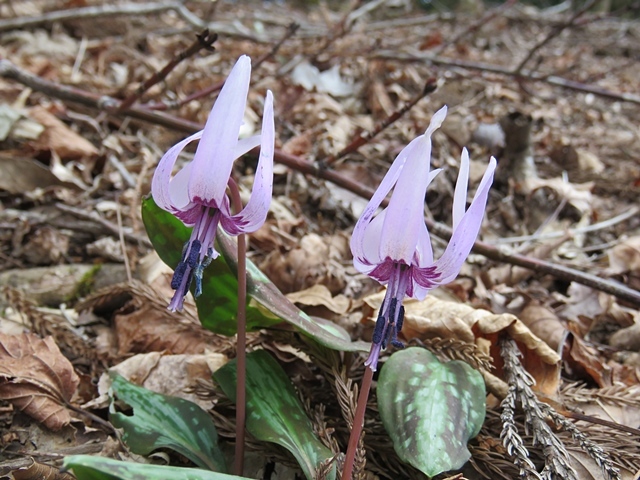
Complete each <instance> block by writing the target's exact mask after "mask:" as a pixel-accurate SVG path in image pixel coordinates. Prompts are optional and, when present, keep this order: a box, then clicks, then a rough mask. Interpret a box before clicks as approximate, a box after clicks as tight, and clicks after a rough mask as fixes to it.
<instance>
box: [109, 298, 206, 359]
mask: <svg viewBox="0 0 640 480" xmlns="http://www.w3.org/2000/svg"><path fill="white" fill-rule="evenodd" d="M115 330H116V336H117V341H118V354H119V355H121V356H124V355H127V354H129V353H147V352H154V351H155V352H161V351H164V352H167V353H172V354H178V353H202V352H204V351H205V350H206V349H207V347H210V346H211V344H212V342H211V339H212V337H213V334H211V333H210V332H208V331H206V330H205V329H204V328H202V326H201V325H199V324H196V323H181V322H179V320H178V318H177V316H176V315H171V314H170V313H169V312H167V311H166V310H165V309H163V310H162V311H159V310H158V308H157V307H156V306H155V305H149V304H143V305H142V306H141V308H140V309H138V310H136V311H134V312H132V313H128V314H126V315H117V316H116V317H115Z"/></svg>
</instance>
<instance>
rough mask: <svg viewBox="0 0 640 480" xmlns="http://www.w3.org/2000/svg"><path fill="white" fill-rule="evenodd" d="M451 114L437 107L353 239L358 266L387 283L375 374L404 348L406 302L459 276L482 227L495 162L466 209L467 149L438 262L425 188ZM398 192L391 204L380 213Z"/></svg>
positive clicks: (377, 332)
mask: <svg viewBox="0 0 640 480" xmlns="http://www.w3.org/2000/svg"><path fill="white" fill-rule="evenodd" d="M446 114H447V107H443V108H441V109H440V110H438V111H437V112H436V114H435V115H434V116H433V118H432V119H431V123H430V124H429V128H427V131H426V132H425V133H424V134H423V135H420V136H419V137H418V138H416V139H414V140H413V141H412V142H411V143H409V145H407V146H406V147H405V148H404V149H403V150H402V151H401V152H400V154H399V155H398V157H397V158H396V159H395V160H394V162H393V164H392V165H391V168H390V169H389V171H388V172H387V174H386V175H385V177H384V178H383V179H382V182H381V183H380V186H379V187H378V189H377V190H376V192H375V193H374V195H373V197H372V198H371V200H370V201H369V204H368V205H367V207H366V208H365V210H364V212H363V214H362V216H361V217H360V219H359V220H358V223H356V226H355V228H354V230H353V236H352V237H351V252H352V253H353V263H354V265H355V267H356V268H357V269H358V271H360V272H362V273H366V274H368V275H369V276H371V277H372V278H375V279H376V280H378V281H379V282H380V283H381V284H383V285H387V293H386V296H385V299H384V302H383V304H382V306H381V307H380V312H379V314H378V320H377V323H376V327H375V330H374V334H373V344H372V346H371V353H370V354H369V358H368V359H367V363H366V365H368V366H370V368H372V369H373V370H375V369H376V367H377V363H378V356H379V354H380V351H381V350H382V349H384V348H386V346H387V344H388V343H392V344H393V345H395V346H398V347H401V346H402V343H400V342H399V341H398V340H397V335H398V333H399V332H400V330H401V329H402V321H403V318H404V307H402V300H403V299H404V297H405V296H408V297H411V298H417V299H419V300H422V299H424V297H425V296H426V295H427V292H429V290H431V289H433V288H435V287H437V286H438V285H442V284H446V283H449V282H451V281H452V280H453V279H454V278H455V277H456V276H457V275H458V273H459V272H460V269H461V268H462V264H463V263H464V261H465V260H466V258H467V256H468V255H469V252H470V251H471V248H472V246H473V243H474V242H475V240H476V238H477V236H478V232H479V231H480V226H481V224H482V218H483V216H484V211H485V208H486V205H487V197H488V195H489V188H490V187H491V183H492V182H493V173H494V171H495V168H496V159H495V158H493V157H491V160H490V161H489V166H488V167H487V170H486V171H485V173H484V176H483V177H482V180H481V182H480V185H479V186H478V189H477V191H476V194H475V196H474V197H473V200H472V201H471V205H470V206H469V208H468V209H467V208H466V202H467V184H468V180H469V154H468V152H467V150H466V149H463V151H462V158H461V162H460V173H459V174H458V180H457V182H456V188H455V192H454V198H453V235H452V236H451V240H450V241H449V244H448V245H447V248H446V249H445V251H444V253H443V255H442V256H441V257H440V258H439V259H438V260H434V259H433V250H432V248H431V240H430V238H429V232H428V231H427V226H426V225H425V222H424V199H425V195H426V192H427V186H428V185H429V183H431V181H432V180H433V179H434V178H435V176H436V175H437V174H438V173H439V172H440V169H438V170H433V171H430V163H431V135H432V134H433V132H434V131H435V130H436V129H437V128H439V127H440V125H441V124H442V122H443V121H444V118H445V116H446ZM394 186H395V188H394ZM392 188H394V190H393V194H392V196H391V200H390V201H389V206H388V207H386V208H385V209H384V210H383V211H382V212H380V213H378V214H377V215H376V212H377V210H378V207H380V204H381V203H382V201H383V200H384V198H385V197H386V196H387V194H388V193H389V192H390V191H391V189H392Z"/></svg>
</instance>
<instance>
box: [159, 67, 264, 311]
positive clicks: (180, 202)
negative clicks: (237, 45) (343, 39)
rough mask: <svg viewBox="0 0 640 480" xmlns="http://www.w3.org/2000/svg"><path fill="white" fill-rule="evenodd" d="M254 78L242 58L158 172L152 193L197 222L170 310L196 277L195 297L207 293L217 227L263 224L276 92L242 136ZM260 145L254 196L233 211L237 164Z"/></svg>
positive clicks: (236, 230) (251, 228)
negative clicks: (187, 156)
mask: <svg viewBox="0 0 640 480" xmlns="http://www.w3.org/2000/svg"><path fill="white" fill-rule="evenodd" d="M250 78H251V59H250V58H249V57H247V56H246V55H243V56H241V57H240V58H239V59H238V61H237V62H236V64H235V66H234V67H233V69H232V70H231V73H229V77H228V78H227V80H226V82H225V84H224V86H223V87H222V90H221V91H220V94H219V96H218V98H217V100H216V102H215V104H214V105H213V108H212V110H211V113H210V114H209V118H208V119H207V123H206V124H205V127H204V130H202V131H200V132H198V133H195V134H193V135H191V136H190V137H188V138H186V139H184V140H182V141H181V142H178V143H177V144H176V145H174V146H173V147H171V148H170V149H169V151H167V153H165V154H164V156H163V157H162V159H161V160H160V163H159V164H158V168H157V169H156V171H155V174H154V176H153V181H152V183H151V192H152V195H153V198H154V200H155V202H156V203H157V204H158V206H160V207H161V208H163V209H164V210H166V211H168V212H171V213H172V214H173V215H175V216H176V217H178V218H179V219H180V220H182V222H183V223H184V224H185V225H187V226H193V231H192V233H191V238H190V239H189V241H188V242H187V243H186V244H185V246H184V250H183V252H182V260H181V261H180V263H179V264H178V266H177V267H176V269H175V272H174V274H173V279H172V281H171V287H172V288H173V289H174V290H175V291H176V292H175V294H174V296H173V298H172V300H171V303H170V304H169V308H170V309H171V310H173V311H175V310H180V309H181V308H182V304H183V301H184V296H185V295H186V293H187V291H188V290H189V286H190V284H191V282H192V280H193V279H194V278H195V280H196V288H195V295H196V296H198V295H200V293H201V292H202V272H203V270H204V268H205V267H206V266H207V265H208V264H209V263H210V262H211V260H213V259H215V258H216V257H217V256H218V252H216V250H215V248H214V244H213V242H214V239H215V235H216V230H217V228H218V225H220V226H221V227H222V228H223V229H224V230H225V231H226V232H227V233H229V234H230V235H239V234H241V233H251V232H255V231H256V230H257V229H258V228H260V226H262V224H263V223H264V221H265V219H266V216H267V212H268V210H269V204H270V202H271V191H272V187H273V151H274V141H275V128H274V121H273V95H272V94H271V92H270V91H268V92H267V96H266V98H265V103H264V113H263V119H262V132H261V134H260V135H255V136H253V137H250V138H243V139H238V135H239V133H240V127H241V125H242V119H243V117H244V112H245V107H246V103H247V94H248V92H249V81H250ZM198 139H199V140H200V143H199V144H198V148H197V149H196V153H195V155H194V157H193V160H192V161H191V162H190V163H188V164H187V165H185V166H184V168H182V169H181V170H180V171H179V172H178V173H177V174H176V175H175V176H173V178H172V177H171V173H172V171H173V166H174V165H175V163H176V160H177V158H178V155H179V154H180V152H181V151H182V150H183V149H184V148H185V147H186V146H187V145H188V144H189V143H191V142H192V141H194V140H198ZM258 145H260V158H259V160H258V166H257V169H256V173H255V181H254V184H253V191H252V192H251V197H250V199H249V202H248V203H247V205H246V206H245V208H244V209H243V210H242V211H240V212H238V213H236V214H235V215H233V214H232V213H231V208H230V203H229V197H228V196H227V193H226V188H227V183H228V182H229V178H230V176H231V170H232V168H233V162H234V160H235V159H236V158H238V157H240V156H242V155H244V154H245V153H247V152H248V151H249V150H251V149H253V148H254V147H257V146H258Z"/></svg>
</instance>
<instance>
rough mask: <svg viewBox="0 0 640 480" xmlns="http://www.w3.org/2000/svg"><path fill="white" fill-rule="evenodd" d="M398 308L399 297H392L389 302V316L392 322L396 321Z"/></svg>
mask: <svg viewBox="0 0 640 480" xmlns="http://www.w3.org/2000/svg"><path fill="white" fill-rule="evenodd" d="M396 308H398V299H397V298H392V299H391V302H390V303H389V318H390V319H391V323H394V322H395V319H396Z"/></svg>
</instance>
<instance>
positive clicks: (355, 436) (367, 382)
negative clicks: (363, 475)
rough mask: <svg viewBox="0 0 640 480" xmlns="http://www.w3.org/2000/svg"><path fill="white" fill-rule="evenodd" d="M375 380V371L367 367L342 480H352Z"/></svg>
mask: <svg viewBox="0 0 640 480" xmlns="http://www.w3.org/2000/svg"><path fill="white" fill-rule="evenodd" d="M372 380H373V369H372V368H370V367H366V368H365V369H364V377H362V385H361V386H360V395H358V405H357V406H356V413H355V415H354V417H353V426H352V427H351V435H350V436H349V445H348V446H347V456H346V458H345V461H344V469H343V470H342V480H352V479H351V477H352V474H353V462H354V460H355V457H356V450H357V449H358V443H360V437H361V436H362V429H363V427H364V414H365V411H366V410H367V400H368V399H369V391H370V390H371V382H372Z"/></svg>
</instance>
